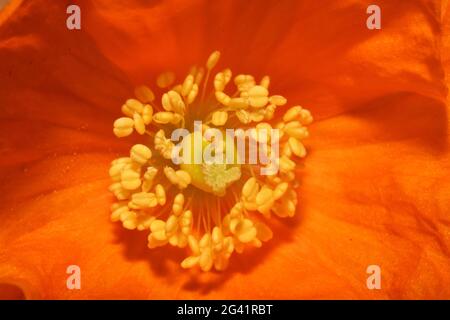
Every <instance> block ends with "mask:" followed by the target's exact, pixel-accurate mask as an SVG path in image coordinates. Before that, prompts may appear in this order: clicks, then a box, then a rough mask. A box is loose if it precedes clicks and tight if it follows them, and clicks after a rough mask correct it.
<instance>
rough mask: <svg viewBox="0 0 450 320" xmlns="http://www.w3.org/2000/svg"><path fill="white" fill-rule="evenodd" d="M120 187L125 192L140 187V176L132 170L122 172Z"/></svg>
mask: <svg viewBox="0 0 450 320" xmlns="http://www.w3.org/2000/svg"><path fill="white" fill-rule="evenodd" d="M120 183H121V184H122V187H123V188H124V189H126V190H134V189H137V188H139V187H140V185H141V177H140V174H139V173H138V172H136V171H134V170H131V169H128V170H122V173H121V182H120Z"/></svg>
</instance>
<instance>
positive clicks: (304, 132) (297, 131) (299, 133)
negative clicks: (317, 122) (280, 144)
mask: <svg viewBox="0 0 450 320" xmlns="http://www.w3.org/2000/svg"><path fill="white" fill-rule="evenodd" d="M292 122H298V121H292ZM292 122H289V123H288V124H287V125H286V126H285V127H284V129H283V131H284V132H286V134H287V135H288V136H290V137H294V138H297V139H299V140H302V139H305V138H307V137H308V135H309V132H308V128H306V127H301V126H288V125H289V124H291V123H292Z"/></svg>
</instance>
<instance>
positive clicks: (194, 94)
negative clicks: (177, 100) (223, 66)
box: [187, 83, 198, 104]
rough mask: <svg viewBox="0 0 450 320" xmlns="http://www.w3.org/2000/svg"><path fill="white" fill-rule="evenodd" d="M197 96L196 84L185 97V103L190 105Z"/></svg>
mask: <svg viewBox="0 0 450 320" xmlns="http://www.w3.org/2000/svg"><path fill="white" fill-rule="evenodd" d="M197 94H198V84H196V83H194V85H193V86H192V89H191V92H189V94H188V96H187V103H189V104H191V103H192V102H194V101H195V98H196V97H197Z"/></svg>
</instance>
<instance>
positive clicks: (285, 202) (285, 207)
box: [272, 190, 297, 217]
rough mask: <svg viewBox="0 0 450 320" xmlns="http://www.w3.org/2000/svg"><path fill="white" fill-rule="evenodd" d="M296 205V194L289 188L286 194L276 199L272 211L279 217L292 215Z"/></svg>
mask: <svg viewBox="0 0 450 320" xmlns="http://www.w3.org/2000/svg"><path fill="white" fill-rule="evenodd" d="M296 206H297V194H296V193H295V191H293V190H289V191H288V192H287V193H286V196H284V197H283V198H281V199H280V200H278V201H277V202H276V203H275V204H274V206H273V208H272V211H273V212H275V214H276V215H277V216H279V217H293V216H294V215H295V208H296Z"/></svg>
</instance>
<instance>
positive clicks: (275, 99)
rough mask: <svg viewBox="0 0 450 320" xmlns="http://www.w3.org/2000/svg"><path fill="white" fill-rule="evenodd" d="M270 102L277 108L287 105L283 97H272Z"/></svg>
mask: <svg viewBox="0 0 450 320" xmlns="http://www.w3.org/2000/svg"><path fill="white" fill-rule="evenodd" d="M269 101H270V103H272V104H274V105H276V106H284V105H285V104H286V103H287V99H286V98H285V97H283V96H271V97H270V98H269Z"/></svg>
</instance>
